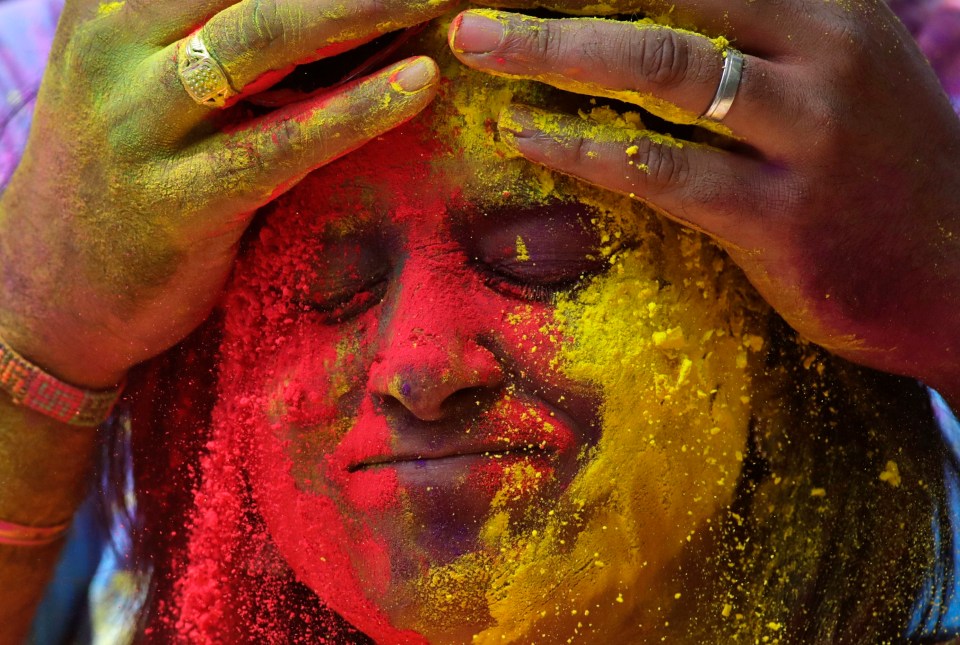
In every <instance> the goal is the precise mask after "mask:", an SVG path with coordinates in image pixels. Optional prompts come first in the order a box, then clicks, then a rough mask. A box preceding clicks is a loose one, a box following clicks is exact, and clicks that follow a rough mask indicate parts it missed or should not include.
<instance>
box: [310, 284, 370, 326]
mask: <svg viewBox="0 0 960 645" xmlns="http://www.w3.org/2000/svg"><path fill="white" fill-rule="evenodd" d="M387 283H388V280H387V277H386V276H381V277H379V278H377V279H375V280H373V281H372V282H370V283H368V284H367V285H364V286H363V287H362V288H361V290H360V291H357V292H355V293H351V294H347V295H344V296H342V297H340V298H331V299H330V300H327V301H317V300H305V301H304V302H303V305H304V307H305V308H306V309H307V310H309V311H312V312H313V313H315V314H317V315H318V316H319V317H320V320H321V322H323V323H324V324H328V325H332V324H341V323H344V322H346V321H348V320H350V319H352V318H356V317H357V316H359V315H360V314H362V313H363V312H365V311H367V310H368V309H371V308H372V307H375V306H377V305H378V304H380V303H381V302H382V301H383V298H384V296H385V295H386V293H387Z"/></svg>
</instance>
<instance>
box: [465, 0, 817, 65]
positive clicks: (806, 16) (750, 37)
mask: <svg viewBox="0 0 960 645" xmlns="http://www.w3.org/2000/svg"><path fill="white" fill-rule="evenodd" d="M477 4H480V5H487V6H492V7H499V8H504V9H548V10H550V11H556V12H558V13H567V14H571V15H590V16H613V15H637V14H641V15H646V16H649V17H651V18H653V19H654V20H656V21H657V22H660V23H663V24H666V25H671V26H675V27H680V28H685V29H692V30H695V31H699V32H702V33H705V34H709V35H710V36H725V37H727V38H729V39H731V40H735V41H736V42H737V43H738V45H740V46H741V47H743V48H744V49H747V50H749V51H750V52H752V53H754V54H756V55H760V56H775V55H777V54H779V53H782V52H784V51H792V50H793V49H794V48H795V45H796V36H797V32H798V31H799V32H803V31H805V30H804V29H800V28H801V27H804V26H807V25H809V26H814V25H817V24H821V25H822V23H823V22H824V21H823V14H825V13H826V12H827V11H834V10H835V9H836V8H830V7H826V5H832V4H835V3H826V2H823V3H815V2H792V3H791V2H782V1H774V2H771V1H761V2H757V1H756V0H733V1H732V2H731V1H730V0H685V1H684V2H675V1H674V0H610V1H608V2H602V3H598V2H596V1H595V0H493V1H486V2H485V1H483V0H478V2H477ZM820 5H823V6H820ZM819 33H820V32H818V35H819Z"/></svg>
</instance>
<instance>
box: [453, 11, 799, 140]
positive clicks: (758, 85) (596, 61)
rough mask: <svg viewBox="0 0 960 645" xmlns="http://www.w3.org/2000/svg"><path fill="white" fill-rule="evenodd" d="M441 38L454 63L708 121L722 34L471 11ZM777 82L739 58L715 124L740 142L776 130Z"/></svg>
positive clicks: (771, 71) (759, 63) (768, 70)
mask: <svg viewBox="0 0 960 645" xmlns="http://www.w3.org/2000/svg"><path fill="white" fill-rule="evenodd" d="M450 41H451V47H452V49H453V51H454V53H455V54H456V55H457V57H458V58H459V59H460V60H462V61H463V62H464V63H465V64H467V65H469V66H471V67H474V68H477V69H480V70H483V71H486V72H490V73H493V74H498V75H506V76H510V77H519V78H529V79H536V80H540V81H544V82H546V83H549V84H551V85H553V86H555V87H558V88H560V89H563V90H567V91H573V92H578V93H580V94H587V95H592V96H604V97H607V98H614V99H617V100H621V101H626V102H628V103H633V104H636V105H640V106H642V107H643V108H644V109H646V110H648V111H649V112H651V113H653V114H656V115H657V116H660V117H662V118H664V119H667V120H669V121H673V122H675V123H696V124H698V125H702V126H707V127H713V125H714V124H713V122H711V121H706V120H703V119H701V115H702V114H704V112H706V110H707V108H708V106H709V105H710V104H711V102H712V101H713V98H714V95H715V94H716V91H717V86H718V85H719V82H720V78H721V75H722V73H723V67H724V62H725V54H726V51H725V49H726V45H727V42H726V40H725V39H714V40H710V39H708V38H706V37H705V36H702V35H699V34H696V33H693V32H688V31H679V30H675V29H671V28H668V27H662V26H659V25H651V24H649V23H644V22H638V23H635V22H621V21H614V20H602V19H584V18H576V19H560V20H541V19H538V18H532V17H530V16H523V15H520V14H514V13H506V12H491V11H489V10H480V11H466V12H464V13H462V14H460V15H459V16H458V17H457V19H456V20H454V22H453V24H452V25H451V28H450ZM781 79H782V74H781V73H780V70H779V69H778V68H777V67H776V66H775V65H773V64H771V63H768V62H767V61H765V60H763V59H760V58H757V57H754V56H745V62H744V72H743V76H742V78H741V82H740V87H739V89H738V91H737V95H736V100H735V101H734V104H733V106H732V108H731V110H730V112H729V113H728V115H727V116H726V117H725V118H724V125H726V126H728V127H729V128H731V129H732V130H733V132H734V133H736V134H738V135H741V136H745V137H747V138H751V137H755V136H756V135H758V134H761V133H766V132H770V131H771V127H770V126H771V123H770V122H769V121H770V118H771V116H772V117H773V118H774V119H775V120H776V125H778V126H780V127H782V124H783V122H784V117H788V118H789V116H790V115H789V114H788V113H787V111H788V110H787V105H785V104H782V103H780V102H779V101H778V100H777V99H778V98H779V97H781V96H783V95H784V94H785V92H784V91H783V90H781V89H780V88H779V86H780V85H782V83H781ZM784 89H785V88H784ZM777 129H779V128H775V129H774V130H777ZM752 142H755V141H752Z"/></svg>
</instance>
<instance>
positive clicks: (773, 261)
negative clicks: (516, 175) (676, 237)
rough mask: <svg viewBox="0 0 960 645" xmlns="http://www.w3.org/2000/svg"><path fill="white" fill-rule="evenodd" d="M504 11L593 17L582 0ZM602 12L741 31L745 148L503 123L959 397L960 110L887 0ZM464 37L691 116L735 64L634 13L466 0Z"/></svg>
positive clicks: (522, 65) (813, 330)
mask: <svg viewBox="0 0 960 645" xmlns="http://www.w3.org/2000/svg"><path fill="white" fill-rule="evenodd" d="M496 4H497V5H498V6H508V7H515V8H530V7H533V6H537V7H545V8H549V9H552V10H555V11H559V12H564V13H578V12H581V11H583V10H585V7H586V4H589V9H588V10H589V11H590V12H595V11H597V10H598V8H597V7H596V6H595V5H594V4H592V3H586V4H585V3H583V2H577V1H575V0H572V1H571V0H568V1H560V2H535V3H531V2H524V1H520V2H503V3H496ZM601 10H602V11H608V12H609V13H611V14H614V13H629V12H632V11H643V12H647V13H648V15H653V16H657V15H661V14H667V16H668V22H669V23H671V24H674V25H678V26H681V27H686V28H690V29H696V30H698V31H700V32H702V33H705V34H710V35H715V36H716V35H722V36H725V37H726V38H727V39H729V40H731V41H733V42H734V44H735V46H736V47H737V48H738V49H740V50H742V51H743V52H744V54H746V57H745V66H744V73H743V80H742V83H741V86H740V89H739V92H738V94H737V98H736V100H735V102H734V104H733V106H732V108H731V110H730V112H729V114H728V115H727V117H726V118H725V119H724V121H723V125H724V126H726V127H727V128H729V130H728V134H732V135H733V136H734V137H735V138H736V139H737V142H736V145H734V142H731V141H729V140H720V141H712V142H711V144H712V145H696V146H691V145H687V146H683V147H680V146H676V145H672V144H666V145H665V144H664V143H662V142H660V141H658V139H657V138H656V137H655V136H651V135H650V134H649V133H646V132H636V133H632V136H630V135H628V136H624V133H623V132H622V131H617V130H616V129H614V128H606V129H594V130H592V131H591V132H589V133H585V132H584V131H583V129H582V128H580V127H579V125H580V124H579V123H578V120H577V119H574V118H571V117H569V116H564V115H562V114H551V115H543V114H542V113H541V114H537V113H536V112H533V111H531V110H529V109H525V108H524V107H522V106H516V107H514V108H512V109H511V110H510V111H509V112H508V113H506V114H505V115H503V117H502V118H501V131H502V132H504V134H505V135H506V136H509V135H511V134H512V135H513V141H514V142H515V144H516V147H517V150H518V151H519V152H520V154H522V155H524V156H525V157H526V158H528V159H530V160H532V161H535V162H537V163H542V164H544V165H546V166H548V167H550V168H552V169H555V170H559V171H561V172H565V173H568V174H571V175H574V176H577V177H580V178H583V179H585V180H587V181H590V182H592V183H595V184H597V185H598V186H602V187H604V188H608V189H611V190H614V191H617V192H620V193H624V194H629V195H636V196H637V197H638V198H640V199H644V200H647V201H649V202H650V203H652V204H654V205H656V206H657V207H658V208H659V209H661V210H662V211H664V212H665V213H667V214H669V215H670V216H672V217H673V218H675V219H677V220H678V221H681V222H683V223H684V224H687V225H689V226H692V227H694V228H696V229H698V230H702V231H705V232H707V233H708V234H710V235H711V236H713V237H714V238H715V239H716V240H717V241H718V242H719V243H720V244H721V246H723V248H724V249H726V251H727V252H728V253H729V254H730V256H731V257H732V258H733V259H734V260H735V261H736V262H737V263H738V264H739V265H740V266H741V268H743V270H744V271H745V272H746V274H747V275H748V277H749V278H750V280H751V281H752V282H753V284H754V286H755V287H756V288H757V289H758V290H759V291H760V293H761V294H762V295H763V296H764V298H766V300H767V301H768V302H769V303H770V304H771V305H773V306H774V308H775V309H777V311H778V312H779V313H780V314H781V315H782V316H783V317H784V318H785V319H786V320H787V321H788V322H789V323H790V324H791V325H792V326H793V327H794V328H795V329H797V330H798V331H799V332H801V334H803V335H804V336H806V337H807V338H809V339H811V340H813V341H814V342H816V343H818V344H820V345H822V346H823V347H825V348H827V349H829V350H830V351H832V352H834V353H836V354H839V355H841V356H843V357H845V358H848V359H850V360H852V361H854V362H858V363H862V364H864V365H868V366H870V367H874V368H877V369H880V370H884V371H890V372H894V373H898V374H904V375H907V376H912V377H915V378H918V379H920V380H923V381H925V382H926V383H928V384H929V385H932V386H934V387H936V388H939V389H941V390H942V391H943V393H944V394H945V395H946V396H947V397H948V398H949V399H950V400H952V401H953V402H954V404H955V405H956V403H957V396H958V393H960V389H958V388H960V386H958V383H960V374H958V371H960V368H958V366H960V361H958V360H957V357H958V354H960V316H957V313H956V311H957V310H956V303H957V302H960V217H958V215H957V209H956V206H955V204H956V200H957V197H958V190H960V189H958V187H960V165H958V164H957V163H956V160H957V159H958V156H960V121H958V119H957V117H956V115H955V114H954V112H953V110H952V108H951V106H950V104H949V102H948V100H947V98H946V96H945V95H944V93H943V91H942V90H941V89H940V88H939V84H938V82H937V79H936V77H935V75H934V74H933V72H932V70H931V69H930V67H929V66H928V65H927V64H926V62H925V61H924V59H923V57H922V55H921V54H920V53H919V51H918V50H917V48H916V45H915V44H914V43H913V42H912V41H911V40H910V39H909V37H908V36H907V35H906V34H905V30H904V28H903V26H902V25H901V24H900V23H899V22H898V21H897V20H896V18H895V17H894V16H893V14H892V13H891V12H890V11H889V9H887V8H886V6H885V4H884V3H882V2H876V1H873V0H868V1H866V2H852V3H840V4H837V3H800V2H797V3H787V4H784V3H755V2H735V3H732V4H731V3H729V2H726V1H724V0H703V1H700V2H688V3H684V4H683V5H677V6H676V7H674V6H672V3H671V5H670V6H667V5H664V4H662V3H658V2H656V0H652V1H649V2H643V1H641V2H637V1H631V0H614V1H613V2H609V3H605V4H604V5H603V7H602V8H601ZM774 24H789V25H791V29H783V28H780V27H778V28H774V29H771V26H772V25H774ZM450 38H451V44H452V48H453V51H454V53H455V54H456V55H457V56H458V57H459V58H460V60H461V61H463V62H464V63H465V64H467V65H470V66H471V67H474V68H476V69H479V70H483V71H487V72H490V73H493V74H502V75H508V76H510V77H515V78H535V79H539V80H542V81H544V82H546V83H549V84H552V85H555V86H557V87H561V88H564V89H569V90H572V91H577V92H584V93H587V94H593V95H603V96H615V97H617V98H620V99H621V100H624V101H627V102H631V103H638V104H641V105H648V104H649V103H650V101H649V100H648V98H647V97H649V96H650V95H652V96H653V97H656V99H658V100H659V102H658V103H654V104H653V105H652V107H651V109H652V111H654V112H659V113H660V114H665V113H666V115H667V116H668V118H672V119H673V120H676V121H679V122H690V121H691V120H693V119H691V118H690V115H698V114H702V113H703V112H704V111H705V110H706V108H707V106H709V104H710V102H711V100H712V97H713V94H714V92H715V91H716V87H717V79H718V78H719V77H720V73H721V70H722V64H723V62H722V61H723V59H722V57H721V56H720V55H719V53H718V51H717V48H716V43H714V42H711V41H709V40H707V39H706V38H705V37H704V36H701V35H698V34H695V33H690V32H687V31H682V30H681V31H677V30H671V29H663V28H652V29H651V28H647V27H645V26H641V27H640V28H638V27H637V26H634V25H632V24H630V23H629V22H627V23H624V22H611V21H600V20H571V19H556V20H544V21H540V20H531V19H529V18H526V17H524V16H520V15H517V14H510V13H508V12H500V13H484V12H468V13H467V14H464V16H463V17H462V20H461V21H460V22H458V23H455V24H454V26H453V27H452V29H451V34H450ZM865 42H870V43H874V44H875V46H872V47H864V46H863V43H865ZM584 61H591V64H589V65H584V64H583V63H584ZM892 96H897V97H902V100H897V101H891V100H888V99H889V97H892ZM663 102H666V104H667V106H669V107H672V109H669V110H665V109H664V105H663ZM632 145H635V146H637V149H638V150H637V152H636V154H635V156H633V157H629V156H628V155H625V154H624V150H625V149H626V148H627V147H629V146H632ZM920 159H923V160H924V161H923V162H922V163H920V162H918V160H920ZM631 162H632V163H631ZM828 186H831V187H839V189H838V190H833V189H826V190H825V189H824V188H825V187H828ZM838 214H842V216H840V215H838ZM851 258H856V261H854V262H851V261H850V259H851ZM905 312H909V315H904V313H905Z"/></svg>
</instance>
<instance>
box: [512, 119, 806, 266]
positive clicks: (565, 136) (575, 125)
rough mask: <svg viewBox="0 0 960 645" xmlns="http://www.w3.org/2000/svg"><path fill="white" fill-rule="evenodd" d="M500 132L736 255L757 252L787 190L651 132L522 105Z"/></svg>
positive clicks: (778, 176) (716, 153) (537, 157)
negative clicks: (768, 217) (769, 213)
mask: <svg viewBox="0 0 960 645" xmlns="http://www.w3.org/2000/svg"><path fill="white" fill-rule="evenodd" d="M499 129H500V133H501V136H502V137H503V139H504V141H505V142H507V143H508V145H512V146H514V147H515V148H516V150H517V151H518V152H519V153H520V154H521V155H523V156H524V157H526V158H527V159H529V160H530V161H534V162H537V163H540V164H543V165H545V166H548V167H549V168H552V169H554V170H557V171H560V172H562V173H565V174H568V175H572V176H575V177H579V178H580V179H583V180H586V181H588V182H590V183H592V184H595V185H597V186H600V187H602V188H606V189H608V190H613V191H616V192H619V193H622V194H625V195H629V196H631V197H635V198H638V199H642V200H644V201H646V202H648V203H650V204H652V205H653V206H655V207H657V208H658V209H660V210H662V211H663V212H665V213H666V214H667V215H669V216H670V217H671V218H673V219H676V220H678V221H680V222H681V223H683V224H685V225H687V226H690V227H692V228H695V229H697V230H700V231H703V232H705V233H707V234H709V235H711V236H713V237H715V238H718V239H719V240H720V241H721V242H723V243H726V244H728V245H731V246H734V247H737V248H757V245H759V244H760V241H761V234H762V233H763V230H762V225H763V222H764V209H766V208H768V207H769V206H770V205H772V204H779V203H782V202H783V198H782V196H778V195H777V192H784V191H786V190H787V185H788V182H787V179H786V172H785V171H778V170H777V169H774V168H769V167H766V166H765V165H764V164H762V162H759V161H755V160H753V159H748V158H746V157H742V156H738V155H736V154H733V153H730V152H726V151H723V150H718V149H715V148H710V147H707V146H703V145H697V144H691V143H689V142H684V141H680V140H677V139H673V138H670V137H667V136H664V135H660V134H657V133H655V132H651V131H649V130H638V129H634V128H627V127H618V126H611V125H606V124H601V123H596V122H591V121H589V120H585V119H582V118H577V117H570V116H564V115H559V114H552V113H547V112H542V111H539V110H535V109H533V108H529V107H525V106H511V107H510V108H507V109H506V110H504V112H503V114H502V115H501V117H500V122H499ZM765 200H766V201H765Z"/></svg>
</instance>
